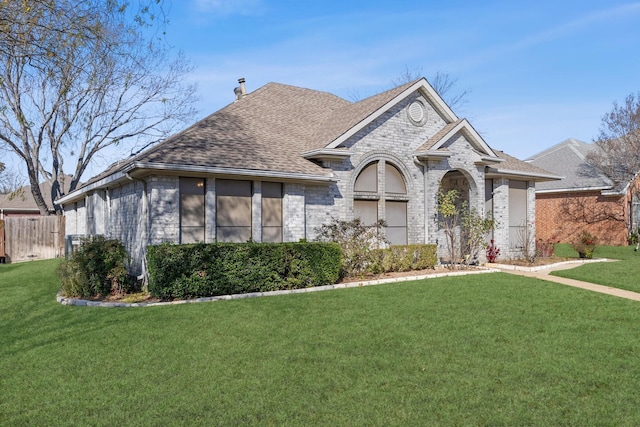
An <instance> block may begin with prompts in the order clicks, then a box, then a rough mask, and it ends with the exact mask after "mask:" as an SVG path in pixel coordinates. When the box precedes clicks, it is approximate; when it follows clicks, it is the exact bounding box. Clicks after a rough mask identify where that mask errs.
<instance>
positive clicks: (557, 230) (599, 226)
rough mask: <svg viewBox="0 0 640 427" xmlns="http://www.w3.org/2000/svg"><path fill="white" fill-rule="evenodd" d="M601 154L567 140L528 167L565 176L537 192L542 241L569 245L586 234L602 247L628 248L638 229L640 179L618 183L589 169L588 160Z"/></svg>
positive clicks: (594, 148)
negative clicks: (596, 239) (597, 240)
mask: <svg viewBox="0 0 640 427" xmlns="http://www.w3.org/2000/svg"><path fill="white" fill-rule="evenodd" d="M592 150H598V146H597V145H595V144H587V143H585V142H582V141H578V140H576V139H573V138H569V139H567V140H565V141H563V142H561V143H559V144H556V145H554V146H553V147H551V148H548V149H546V150H544V151H542V152H540V153H538V154H536V155H534V156H532V157H531V158H530V159H528V160H527V161H528V162H530V163H531V164H532V165H535V166H538V167H540V168H543V169H545V170H548V171H551V172H553V173H555V174H557V175H560V176H562V179H561V180H559V181H549V182H542V183H540V184H538V185H537V186H536V224H537V226H536V229H537V234H538V238H542V239H544V240H556V239H557V240H560V241H562V242H569V241H571V239H572V237H573V236H575V235H576V234H577V233H580V232H581V231H582V230H587V231H589V232H590V233H592V234H594V235H596V236H597V237H598V239H599V241H600V243H602V244H608V245H626V244H627V239H628V237H629V234H630V232H631V231H637V230H638V226H639V225H640V192H639V190H640V177H638V176H636V177H635V178H634V179H633V180H631V181H628V182H622V183H615V182H613V181H612V180H611V179H609V178H608V177H607V176H605V175H604V174H602V173H601V172H600V171H599V170H597V169H596V168H594V167H593V166H591V165H589V163H588V162H587V160H586V159H587V157H586V156H587V154H588V153H589V152H590V151H592Z"/></svg>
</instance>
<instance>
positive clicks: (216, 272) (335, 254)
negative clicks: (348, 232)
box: [147, 242, 341, 299]
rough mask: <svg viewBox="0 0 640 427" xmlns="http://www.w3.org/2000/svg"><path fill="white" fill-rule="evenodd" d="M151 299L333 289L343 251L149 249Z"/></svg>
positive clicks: (328, 246)
mask: <svg viewBox="0 0 640 427" xmlns="http://www.w3.org/2000/svg"><path fill="white" fill-rule="evenodd" d="M147 266H148V269H149V293H150V294H151V295H152V296H155V297H159V298H163V299H183V298H197V297H208V296H216V295H227V294H236V293H248V292H266V291H273V290H279V289H297V288H304V287H310V286H318V285H327V284H332V283H335V282H336V281H337V280H338V279H339V278H340V267H341V252H340V247H339V246H338V245H336V244H332V243H306V242H303V243H252V242H250V243H210V244H203V243H199V244H193V245H173V244H169V243H165V244H162V245H157V246H149V247H148V248H147Z"/></svg>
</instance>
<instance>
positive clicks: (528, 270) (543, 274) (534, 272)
mask: <svg viewBox="0 0 640 427" xmlns="http://www.w3.org/2000/svg"><path fill="white" fill-rule="evenodd" d="M589 262H613V261H612V260H609V259H606V258H601V259H593V260H581V261H567V262H561V263H558V264H552V265H547V266H540V267H519V266H513V265H508V264H489V265H490V266H491V268H495V269H498V270H500V271H503V272H505V273H510V274H518V275H521V276H527V277H533V278H536V279H540V280H547V281H549V282H555V283H560V284H563V285H568V286H573V287H576V288H582V289H587V290H589V291H594V292H600V293H602V294H607V295H613V296H616V297H620V298H626V299H630V300H633V301H640V293H637V292H631V291H627V290H624V289H617V288H612V287H610V286H603V285H597V284H595V283H589V282H582V281H580V280H574V279H567V278H565V277H558V276H552V275H550V274H549V273H551V272H552V271H557V270H566V269H569V268H575V267H578V266H580V265H582V264H586V263H589Z"/></svg>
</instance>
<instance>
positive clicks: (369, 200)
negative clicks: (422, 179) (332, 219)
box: [353, 160, 409, 245]
mask: <svg viewBox="0 0 640 427" xmlns="http://www.w3.org/2000/svg"><path fill="white" fill-rule="evenodd" d="M353 190H354V197H353V212H354V217H356V218H360V219H361V220H362V221H363V222H364V223H365V224H375V223H376V222H377V221H378V219H384V220H385V222H386V223H387V228H386V233H385V234H386V237H387V239H388V240H389V242H390V243H391V244H392V245H406V244H407V203H408V201H409V198H408V194H407V186H406V183H405V181H404V178H403V176H402V173H400V171H399V170H398V168H396V167H395V166H393V165H392V164H390V163H387V162H386V161H384V160H380V161H375V162H372V163H370V164H368V165H367V166H366V167H365V168H364V169H362V171H360V174H359V175H358V177H357V178H356V180H355V183H354V188H353Z"/></svg>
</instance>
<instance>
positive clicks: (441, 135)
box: [416, 119, 463, 152]
mask: <svg viewBox="0 0 640 427" xmlns="http://www.w3.org/2000/svg"><path fill="white" fill-rule="evenodd" d="M462 121H463V119H458V120H456V121H455V122H452V123H448V124H447V125H445V126H444V127H443V128H442V129H440V130H439V131H438V132H436V133H435V134H433V136H432V137H431V138H429V139H428V140H427V141H426V142H425V143H424V144H422V146H420V148H418V149H417V150H416V152H422V151H427V150H430V149H431V148H433V146H434V145H436V144H437V143H438V142H440V140H441V139H442V138H444V137H445V135H447V134H448V133H449V132H451V130H452V129H453V128H455V127H456V126H458V125H459V124H460V123H461V122H462Z"/></svg>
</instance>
